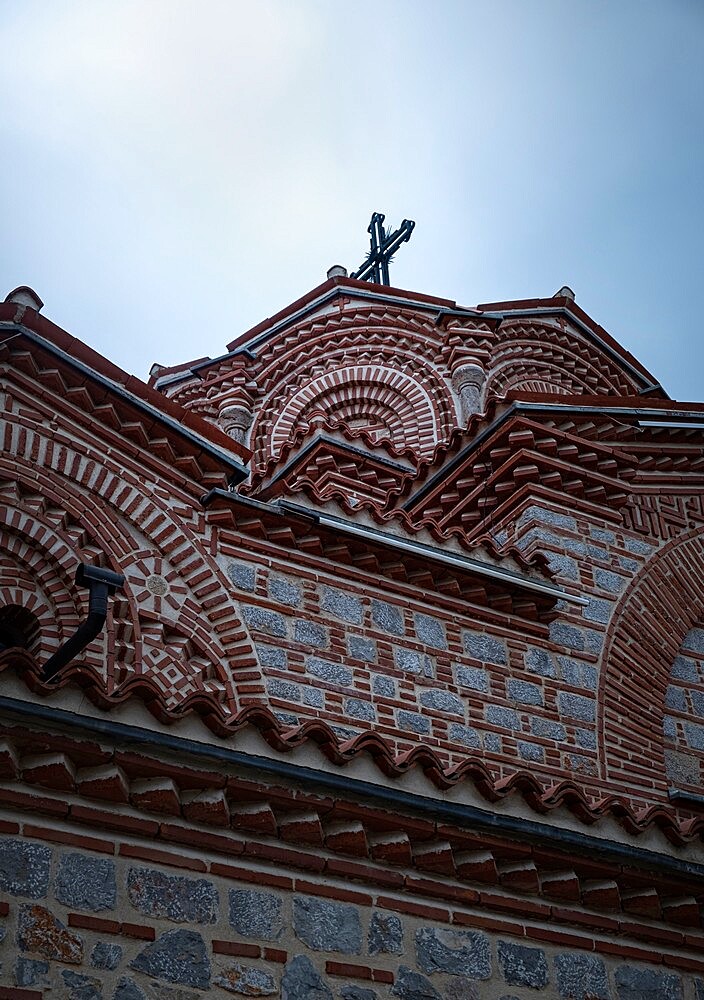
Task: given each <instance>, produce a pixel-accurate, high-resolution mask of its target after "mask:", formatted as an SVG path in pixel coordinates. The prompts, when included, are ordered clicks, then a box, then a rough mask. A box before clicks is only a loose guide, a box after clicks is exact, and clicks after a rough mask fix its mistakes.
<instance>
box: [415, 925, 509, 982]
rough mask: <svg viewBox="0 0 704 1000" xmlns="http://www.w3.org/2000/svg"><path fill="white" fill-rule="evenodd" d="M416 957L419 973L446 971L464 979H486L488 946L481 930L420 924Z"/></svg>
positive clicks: (489, 965) (488, 968) (487, 972)
mask: <svg viewBox="0 0 704 1000" xmlns="http://www.w3.org/2000/svg"><path fill="white" fill-rule="evenodd" d="M416 956H417V959H418V965H419V966H420V968H421V969H422V970H423V972H429V973H433V972H449V973H451V974H452V975H456V976H464V977H465V978H467V979H489V977H490V976H491V971H492V969H491V948H490V944H489V938H488V937H487V936H486V934H484V933H482V932H481V931H456V930H447V929H445V928H436V927H421V928H419V929H418V930H417V931H416Z"/></svg>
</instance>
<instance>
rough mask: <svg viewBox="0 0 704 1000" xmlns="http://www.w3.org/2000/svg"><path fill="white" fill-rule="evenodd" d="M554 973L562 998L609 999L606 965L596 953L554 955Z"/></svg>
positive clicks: (566, 999)
mask: <svg viewBox="0 0 704 1000" xmlns="http://www.w3.org/2000/svg"><path fill="white" fill-rule="evenodd" d="M555 973H556V976H557V988H558V991H559V993H560V997H561V998H562V1000H610V996H611V994H610V992H609V980H608V976H607V974H606V966H605V965H604V963H603V961H602V960H601V959H600V958H598V957H597V956H596V955H585V954H583V953H581V952H565V953H564V954H562V955H556V956H555Z"/></svg>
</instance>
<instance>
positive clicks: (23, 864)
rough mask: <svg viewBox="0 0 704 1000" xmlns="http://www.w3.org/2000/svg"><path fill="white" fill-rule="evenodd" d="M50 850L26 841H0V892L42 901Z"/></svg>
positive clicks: (48, 868)
mask: <svg viewBox="0 0 704 1000" xmlns="http://www.w3.org/2000/svg"><path fill="white" fill-rule="evenodd" d="M50 868H51V848H49V847H44V846H43V844H33V843H31V842H30V841H26V840H2V841H0V891H2V892H8V893H9V894H10V895H11V896H26V897H27V898H28V899H43V898H44V896H46V894H47V892H48V889H49V871H50Z"/></svg>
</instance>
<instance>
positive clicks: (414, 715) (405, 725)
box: [396, 708, 430, 735]
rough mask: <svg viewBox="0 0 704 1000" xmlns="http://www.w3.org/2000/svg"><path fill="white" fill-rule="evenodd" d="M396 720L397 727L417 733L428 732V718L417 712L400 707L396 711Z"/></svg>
mask: <svg viewBox="0 0 704 1000" xmlns="http://www.w3.org/2000/svg"><path fill="white" fill-rule="evenodd" d="M396 722H397V724H398V727H399V729H406V730H409V731H410V732H412V733H418V734H419V735H427V734H428V733H429V732H430V719H428V718H426V717H425V716H424V715H421V714H420V713H419V712H408V711H406V710H405V709H403V708H400V709H399V710H398V711H397V712H396Z"/></svg>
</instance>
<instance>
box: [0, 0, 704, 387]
mask: <svg viewBox="0 0 704 1000" xmlns="http://www.w3.org/2000/svg"><path fill="white" fill-rule="evenodd" d="M0 29H1V34H0V37H1V38H2V60H0V123H1V125H2V139H3V144H2V150H3V153H2V158H1V160H0V185H1V187H0V190H1V192H2V225H3V235H2V241H1V245H0V275H2V282H1V283H0V298H2V297H4V296H5V294H6V293H7V292H8V291H9V290H10V289H11V288H13V287H15V286H16V285H18V284H28V285H31V286H32V287H34V288H35V289H36V291H37V292H38V293H39V295H40V296H41V297H42V298H43V299H44V301H45V303H46V305H45V307H44V314H45V315H47V316H48V317H50V318H51V319H53V320H54V321H55V322H57V323H58V324H59V325H61V326H63V327H64V328H65V329H67V330H69V331H70V332H71V333H72V334H74V335H75V336H77V337H80V338H81V339H82V340H84V341H86V342H87V343H89V344H90V345H91V346H93V347H95V348H97V349H98V350H99V351H101V352H102V353H104V354H106V355H107V356H108V357H110V358H111V360H113V361H115V362H116V363H117V364H119V365H121V366H122V367H124V368H126V369H127V370H128V371H130V372H132V373H134V374H137V375H139V376H140V377H142V378H146V376H147V374H148V371H149V367H150V365H151V363H152V362H153V361H158V362H160V363H162V364H175V363H177V362H180V361H183V360H188V359H190V358H194V357H199V356H203V355H208V354H209V355H212V356H215V355H217V354H219V353H221V352H222V351H223V349H224V345H225V343H226V342H227V341H229V340H232V339H234V338H235V337H236V336H237V335H239V334H240V333H242V332H243V331H245V330H247V329H248V328H249V327H250V326H252V325H254V324H255V323H257V322H259V320H261V319H263V318H264V317H266V316H268V315H271V314H272V313H274V312H275V311H277V310H278V309H280V308H282V307H283V306H285V305H286V304H287V303H288V302H290V301H292V300H293V299H295V298H298V297H299V296H300V295H302V294H304V293H305V292H306V291H308V290H309V289H311V288H313V287H314V286H316V285H317V284H319V283H320V282H321V281H322V280H324V278H325V272H326V270H327V268H328V267H329V266H330V265H331V264H334V263H341V264H343V265H345V266H347V267H348V268H349V269H350V270H353V269H354V268H356V267H357V266H358V265H359V264H360V263H361V262H362V259H363V257H364V253H365V250H366V248H367V246H368V242H367V241H368V237H367V233H366V227H367V225H368V222H369V216H370V214H371V212H372V211H380V212H384V213H386V217H387V221H388V222H391V223H394V224H398V223H400V222H401V220H402V219H403V218H409V219H414V220H415V221H416V229H415V232H414V234H413V237H412V239H411V241H410V243H408V244H405V245H404V246H403V247H402V248H401V250H400V251H399V253H398V255H397V257H396V260H395V262H394V264H393V265H392V272H391V275H392V281H393V283H394V284H395V285H398V286H400V287H402V288H409V289H414V290H416V291H422V292H427V293H431V294H435V295H441V296H444V297H447V298H451V299H455V300H457V301H458V302H459V303H461V304H463V305H474V304H476V303H478V302H487V301H492V300H498V299H510V298H521V297H531V296H545V295H550V294H552V293H553V292H555V291H556V290H557V289H558V288H559V287H560V286H561V285H563V284H569V285H571V286H572V288H574V290H575V292H576V297H577V302H578V303H579V304H580V305H581V306H582V307H583V308H584V309H586V311H587V312H588V313H589V314H590V315H591V316H593V317H594V319H596V320H597V321H598V322H600V323H601V324H602V325H603V326H605V327H606V329H607V330H609V332H610V333H611V334H612V335H613V336H614V337H616V339H618V340H619V341H621V343H623V344H624V345H625V346H626V347H627V348H628V349H629V350H631V351H632V352H633V353H634V354H635V355H636V356H637V357H638V358H639V359H640V360H641V361H642V362H643V363H644V364H645V365H646V367H648V368H649V369H650V370H651V372H652V373H653V374H654V375H655V376H656V377H657V378H659V379H660V380H661V381H662V383H663V385H664V386H665V388H666V389H667V390H668V391H669V392H670V394H671V395H672V396H674V397H675V398H678V399H702V398H704V378H703V377H702V372H703V369H704V364H703V361H704V347H703V346H702V342H703V339H704V338H703V336H702V333H703V331H702V319H701V304H700V290H701V287H702V278H703V277H704V253H703V252H702V247H703V245H704V208H703V202H704V196H703V194H702V181H703V178H704V70H703V69H702V67H703V66H704V2H703V0H660V2H649V0H609V2H601V0H561V2H558V0H486V2H484V0H462V2H459V0H458V2H451V0H445V2H442V0H440V2H439V0H434V2H431V0H425V2H417V0H398V2H395V0H375V2H374V3H370V4H359V3H354V4H352V3H346V4H342V3H336V2H333V0H319V2H318V0H246V2H239V0H222V2H221V0H197V2H196V0H193V2H186V0H90V2H88V0H85V2H81V0H43V2H33V0H0Z"/></svg>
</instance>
